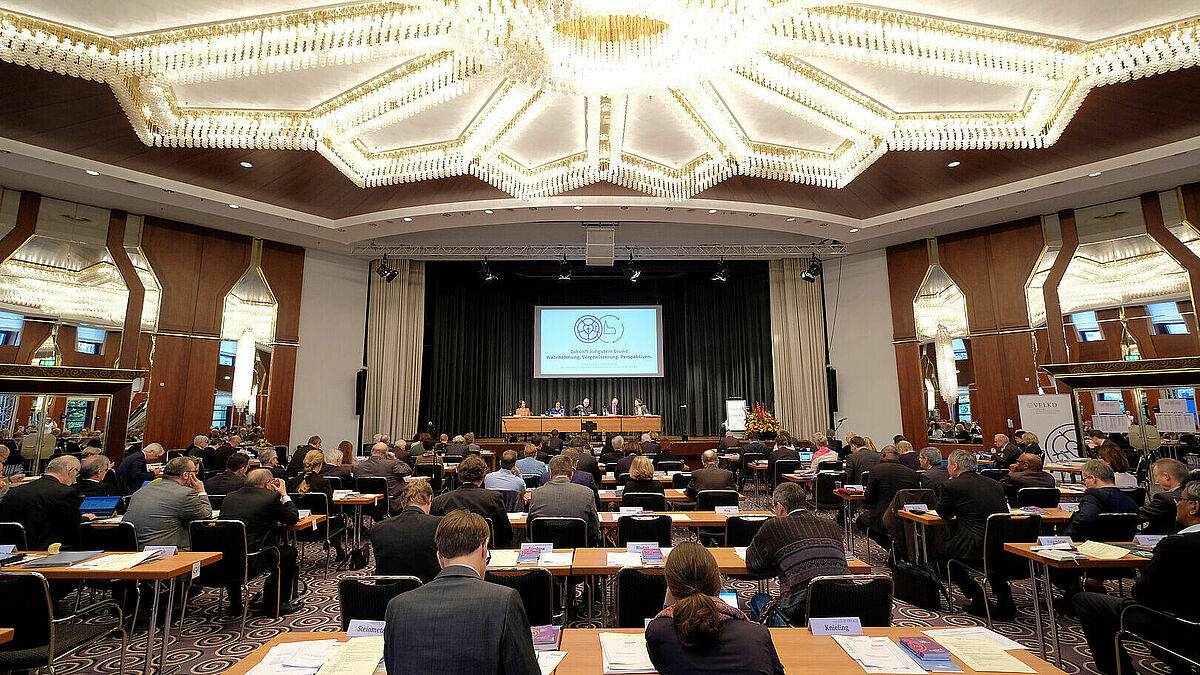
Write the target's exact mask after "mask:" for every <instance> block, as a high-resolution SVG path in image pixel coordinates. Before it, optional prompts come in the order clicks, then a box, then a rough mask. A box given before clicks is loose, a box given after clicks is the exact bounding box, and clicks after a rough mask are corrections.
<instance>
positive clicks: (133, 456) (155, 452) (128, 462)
mask: <svg viewBox="0 0 1200 675" xmlns="http://www.w3.org/2000/svg"><path fill="white" fill-rule="evenodd" d="M166 454H167V451H166V450H163V446H161V445H159V444H158V443H151V444H150V445H147V446H146V447H145V448H144V449H142V450H138V451H136V452H131V453H129V455H128V456H127V457H125V459H123V460H121V464H120V465H119V466H117V484H118V486H119V487H120V488H121V494H123V495H131V494H133V492H134V490H137V489H138V488H140V487H142V483H145V482H146V481H148V480H154V479H155V478H158V476H159V475H160V474H161V473H162V470H161V469H155V470H154V471H151V470H149V469H147V468H146V466H147V465H149V464H154V463H156V462H161V461H162V460H163V458H164V457H165V456H166Z"/></svg>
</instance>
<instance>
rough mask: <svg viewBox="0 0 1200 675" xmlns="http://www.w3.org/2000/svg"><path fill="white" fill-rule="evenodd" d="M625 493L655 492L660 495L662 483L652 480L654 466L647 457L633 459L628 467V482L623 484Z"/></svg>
mask: <svg viewBox="0 0 1200 675" xmlns="http://www.w3.org/2000/svg"><path fill="white" fill-rule="evenodd" d="M625 492H626V493H627V494H628V493H630V492H657V493H659V494H662V492H663V486H662V483H660V482H658V481H657V480H656V479H655V478H654V465H653V464H651V463H650V458H649V457H635V458H634V459H633V463H632V464H630V465H629V480H628V481H626V482H625Z"/></svg>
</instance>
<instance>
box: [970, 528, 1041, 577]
mask: <svg viewBox="0 0 1200 675" xmlns="http://www.w3.org/2000/svg"><path fill="white" fill-rule="evenodd" d="M1041 533H1042V517H1041V516H1040V515H1037V514H1031V515H1025V516H1016V515H1012V514H1009V513H993V514H992V515H990V516H988V519H987V524H986V525H984V526H983V569H984V572H986V573H987V574H988V575H1002V576H1003V577H1004V578H1006V579H1023V578H1025V577H1028V576H1029V560H1028V559H1027V558H1022V557H1021V556H1019V555H1016V554H1013V553H1008V552H1006V551H1005V550H1004V545H1005V544H1036V543H1037V540H1038V535H1039V534H1041Z"/></svg>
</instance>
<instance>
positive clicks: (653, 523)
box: [617, 514, 671, 547]
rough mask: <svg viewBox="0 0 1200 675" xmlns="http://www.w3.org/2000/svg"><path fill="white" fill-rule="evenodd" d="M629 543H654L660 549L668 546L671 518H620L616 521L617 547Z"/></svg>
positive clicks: (669, 543) (661, 515)
mask: <svg viewBox="0 0 1200 675" xmlns="http://www.w3.org/2000/svg"><path fill="white" fill-rule="evenodd" d="M631 541H656V542H658V545H659V546H661V547H667V546H670V545H671V517H670V516H668V515H665V514H658V515H653V516H621V517H620V518H618V519H617V546H626V545H628V544H629V542H631Z"/></svg>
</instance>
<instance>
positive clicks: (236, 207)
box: [229, 204, 241, 209]
mask: <svg viewBox="0 0 1200 675" xmlns="http://www.w3.org/2000/svg"><path fill="white" fill-rule="evenodd" d="M229 208H231V209H240V208H241V207H240V206H238V205H237V204H230V205H229Z"/></svg>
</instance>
